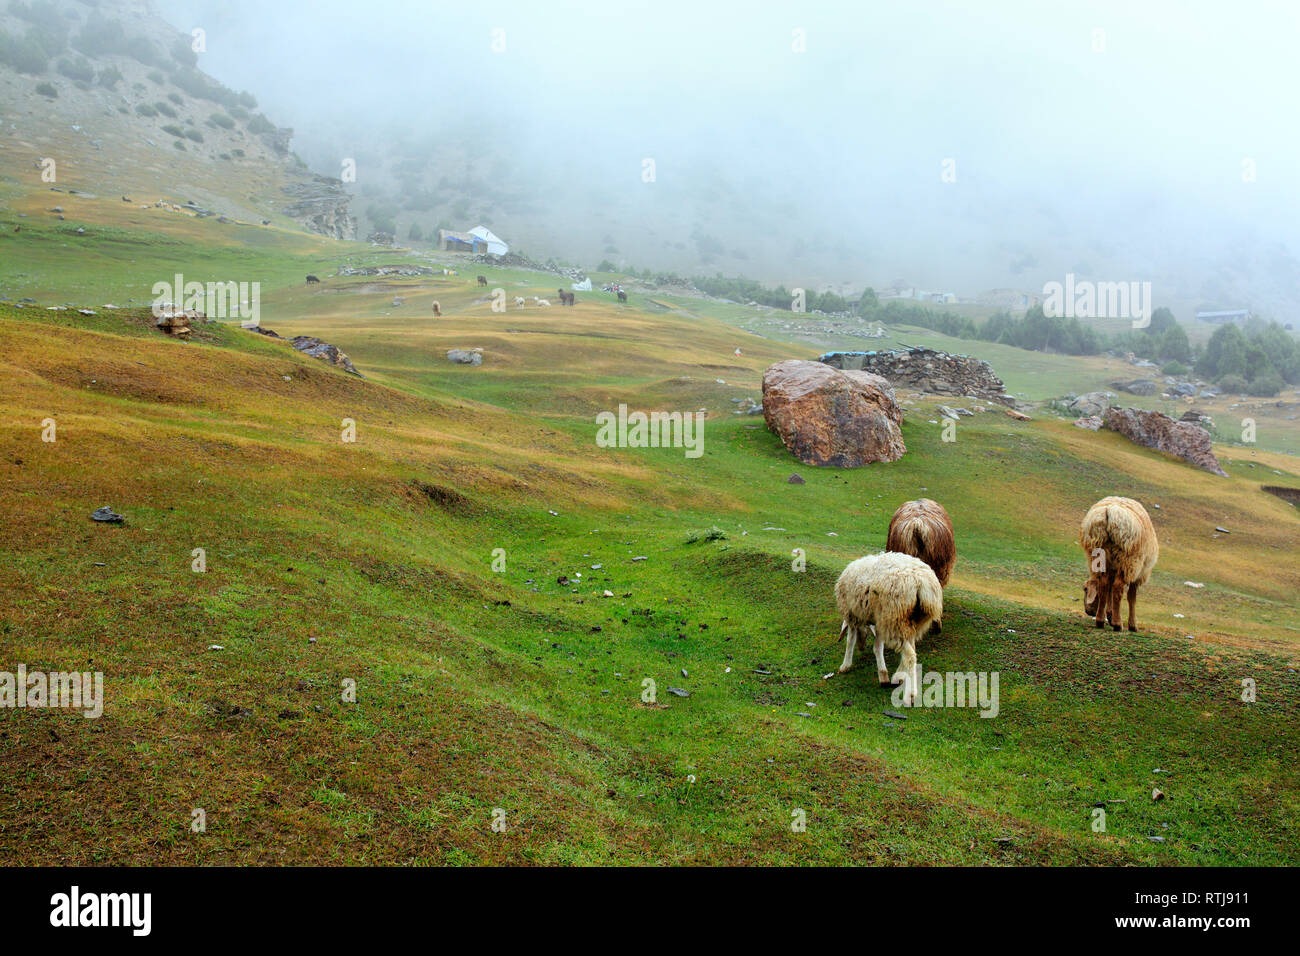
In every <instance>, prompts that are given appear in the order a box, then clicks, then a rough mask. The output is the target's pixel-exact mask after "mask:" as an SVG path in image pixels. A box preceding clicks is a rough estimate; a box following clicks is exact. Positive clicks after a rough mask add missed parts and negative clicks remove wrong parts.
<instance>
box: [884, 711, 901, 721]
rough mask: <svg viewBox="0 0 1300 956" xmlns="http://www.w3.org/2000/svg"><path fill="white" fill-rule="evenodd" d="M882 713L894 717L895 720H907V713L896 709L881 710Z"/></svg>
mask: <svg viewBox="0 0 1300 956" xmlns="http://www.w3.org/2000/svg"><path fill="white" fill-rule="evenodd" d="M881 713H882V714H884V715H885V716H886V717H893V718H894V719H895V720H907V715H906V714H900V713H899V712H898V711H896V710H884V711H881Z"/></svg>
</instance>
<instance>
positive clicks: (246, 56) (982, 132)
mask: <svg viewBox="0 0 1300 956" xmlns="http://www.w3.org/2000/svg"><path fill="white" fill-rule="evenodd" d="M157 6H158V8H159V10H160V11H161V12H162V13H163V14H164V16H166V17H167V19H168V20H169V21H170V22H171V23H173V24H174V25H175V26H177V27H178V28H180V29H182V30H186V31H188V30H190V29H191V28H193V27H202V28H203V29H205V30H206V32H207V45H208V49H207V52H206V53H205V54H203V55H202V56H201V58H200V65H201V66H202V67H203V68H204V69H205V70H206V71H207V72H209V73H211V74H213V75H214V76H216V77H217V78H218V79H220V80H222V81H223V82H225V83H227V84H228V85H230V86H233V87H235V88H239V89H249V90H251V91H253V92H254V93H255V94H256V95H257V96H258V98H259V100H260V102H261V104H262V107H263V109H264V110H265V111H266V112H267V114H268V115H269V116H270V117H271V118H272V119H273V120H275V121H276V122H278V123H281V124H283V125H291V126H294V127H295V128H296V130H297V135H296V138H295V144H296V148H298V149H299V151H300V152H302V154H303V155H304V156H306V157H307V158H309V159H310V160H311V161H312V162H313V165H314V166H317V167H319V166H321V165H322V159H323V157H326V156H328V155H329V153H330V152H331V151H334V150H337V151H339V152H343V153H344V155H346V152H345V151H346V149H347V143H348V141H349V139H350V138H352V139H356V138H362V139H364V138H365V137H366V136H367V133H368V132H371V131H373V130H374V129H376V128H378V126H379V125H381V124H383V123H385V122H392V123H397V124H398V125H399V126H400V127H402V128H408V129H410V130H411V131H412V132H413V133H415V132H421V131H428V130H431V131H435V132H436V131H437V130H438V129H439V128H443V127H445V126H447V125H449V124H453V123H456V122H459V121H460V120H462V119H464V118H465V117H467V116H469V117H478V118H481V119H483V120H486V121H489V122H491V123H492V124H493V127H494V128H495V129H498V130H501V129H504V130H508V131H510V133H509V135H508V136H506V137H505V139H507V142H506V143H504V144H498V147H499V148H502V149H504V150H505V151H506V152H507V153H509V152H510V150H512V149H513V150H514V151H515V152H514V154H513V155H514V157H515V158H516V160H517V161H518V162H520V163H525V164H536V165H537V166H538V168H539V169H547V170H554V171H555V172H556V175H559V176H564V175H565V173H566V171H569V173H570V174H572V172H573V171H574V170H583V171H584V174H586V175H590V176H592V177H594V178H597V179H599V178H601V177H608V179H609V183H610V184H613V185H615V186H616V188H628V189H632V188H635V184H636V183H637V182H638V179H637V177H638V175H639V170H640V163H641V159H642V158H643V157H653V158H655V159H656V162H657V164H658V171H657V175H658V176H659V178H660V181H664V180H665V179H666V178H671V176H672V175H673V173H674V169H675V168H676V165H675V164H677V163H679V162H680V163H684V162H685V160H686V159H687V158H688V157H704V158H706V159H707V160H708V161H709V162H710V163H711V164H714V165H716V166H717V167H719V168H720V169H722V170H723V171H724V173H725V175H726V176H727V177H728V179H729V180H730V181H731V182H732V183H733V184H735V185H737V186H739V187H740V188H742V189H744V188H747V186H749V187H753V189H754V190H755V194H753V195H752V197H749V198H752V201H753V202H754V203H756V204H764V203H767V204H776V203H793V204H795V205H796V206H797V207H798V208H799V209H800V210H803V211H805V212H808V213H810V214H812V215H813V216H814V217H815V218H816V219H817V220H818V221H824V222H826V223H827V228H828V229H830V230H833V231H834V232H835V234H836V235H837V236H839V237H841V241H843V242H845V243H857V242H860V243H863V245H864V255H865V254H866V247H867V246H869V245H871V244H872V243H873V242H874V243H875V247H874V251H873V253H872V254H873V255H875V256H877V257H879V256H880V255H881V254H882V251H883V252H884V253H885V254H886V255H888V254H890V251H891V250H892V253H893V254H894V255H895V257H896V258H897V259H898V262H897V266H898V268H900V269H901V268H907V269H909V271H911V272H912V274H914V275H917V276H919V277H925V281H930V282H933V283H936V284H944V283H947V284H951V285H956V284H958V283H965V284H966V285H968V286H969V285H976V286H983V287H991V286H994V285H998V284H1000V280H999V277H998V276H995V275H989V276H987V277H985V276H984V275H981V274H980V271H981V270H984V271H987V270H988V266H986V265H983V264H977V260H978V259H979V257H978V256H976V255H974V254H973V251H974V250H975V249H977V248H978V249H986V248H988V247H999V246H1006V245H1011V246H1015V245H1017V244H1024V243H1028V244H1029V247H1030V248H1032V249H1037V250H1041V253H1042V254H1041V255H1038V256H1037V258H1038V260H1039V263H1040V266H1041V268H1042V269H1043V270H1045V271H1047V272H1049V273H1052V274H1055V273H1056V272H1058V271H1060V270H1062V269H1065V268H1069V267H1071V264H1072V262H1074V261H1075V259H1077V257H1078V249H1080V248H1083V249H1086V248H1094V249H1097V250H1102V249H1104V250H1105V251H1104V252H1100V251H1099V252H1098V254H1099V255H1103V256H1107V257H1108V256H1111V255H1118V256H1119V260H1120V261H1121V262H1122V263H1127V264H1128V266H1129V267H1130V268H1131V269H1133V270H1143V269H1144V270H1158V269H1160V268H1163V267H1162V266H1160V265H1158V264H1157V263H1159V262H1160V261H1162V259H1163V258H1165V257H1168V256H1169V255H1171V254H1177V255H1178V256H1180V257H1182V261H1184V262H1190V261H1192V260H1200V259H1203V260H1205V261H1207V262H1211V263H1213V262H1216V261H1218V260H1219V259H1220V258H1221V257H1222V256H1223V255H1224V254H1225V250H1227V251H1231V249H1232V248H1233V247H1234V244H1239V243H1241V242H1250V243H1256V244H1260V245H1261V246H1262V247H1264V248H1274V249H1280V248H1281V245H1280V244H1281V243H1287V244H1288V245H1287V248H1288V249H1289V251H1290V253H1292V254H1294V253H1296V252H1297V251H1300V250H1298V249H1296V248H1295V237H1296V230H1295V226H1294V224H1295V223H1296V221H1297V213H1300V208H1298V207H1300V201H1298V196H1300V191H1297V190H1296V188H1295V177H1296V175H1297V172H1300V123H1297V121H1296V112H1295V107H1294V100H1295V96H1296V93H1297V90H1298V89H1300V82H1297V81H1300V69H1298V68H1297V48H1296V47H1297V42H1298V41H1300V3H1294V2H1252V0H1241V2H1226V0H1224V2H1215V3H1210V2H1177V3H1175V2H1159V0H1141V2H1136V0H1120V2H1088V3H1077V2H1010V0H980V2H969V3H957V2H938V0H931V2H924V0H922V2H907V3H878V2H874V0H847V2H816V0H803V2H797V3H784V2H765V0H745V2H726V0H723V2H715V0H709V2H701V0H653V2H648V0H647V2H640V0H634V2H610V0H599V2H597V0H590V2H586V0H547V2H536V0H530V2H515V0H497V2H493V3H491V4H477V5H476V4H467V3H447V2H441V0H432V2H430V0H420V2H414V0H410V2H404V0H370V2H367V3H357V2H355V0H347V2H342V0H313V2H293V0H275V2H273V3H268V2H266V0H256V2H254V0H157ZM495 30H502V31H504V44H505V49H504V52H497V51H496V50H494V48H493V43H494V39H495V40H497V41H498V45H499V42H500V38H501V35H500V34H495V35H494V31H495ZM796 30H800V31H803V33H802V35H803V37H805V38H806V39H805V43H806V50H805V51H804V52H796V50H795V49H794V45H795V42H796V39H797V38H796V34H795V31H796ZM1097 31H1101V32H1097ZM1097 44H1099V45H1100V47H1101V49H1100V50H1094V45H1097ZM498 135H501V134H500V133H498ZM949 158H951V159H952V160H954V161H955V172H956V182H953V183H945V182H943V181H942V178H941V173H942V163H943V161H944V160H945V159H949ZM1247 160H1250V161H1253V164H1254V169H1255V174H1256V181H1255V182H1244V181H1243V162H1244V161H1247ZM683 168H684V166H683ZM322 171H325V172H333V171H334V170H332V169H329V168H325V169H323V170H322ZM335 174H336V173H335ZM624 175H626V179H625V180H624V179H623V176H624ZM624 183H625V184H626V186H625V187H624V185H623V184H624ZM743 238H744V237H734V238H732V237H729V241H730V242H733V243H734V242H736V241H743ZM886 238H888V239H889V242H883V240H884V239H886ZM1061 242H1066V243H1067V244H1069V245H1070V246H1071V247H1072V249H1071V251H1068V252H1061V251H1060V249H1059V248H1058V247H1059V245H1060V243H1061ZM968 252H970V253H971V254H969V255H968V254H967V253H968ZM1072 257H1073V258H1072ZM894 265H895V263H892V262H891V263H888V264H887V265H886V264H884V263H882V265H881V268H886V267H893V266H894ZM1134 277H1135V278H1136V277H1138V276H1137V275H1136V274H1135V275H1134ZM986 278H987V281H985V279H986ZM1001 278H1002V279H1005V278H1006V276H1005V275H1004V276H1002V277H1001ZM1116 278H1120V277H1118V276H1117V277H1116ZM1037 281H1039V282H1041V281H1042V280H1041V279H1037ZM1030 284H1032V283H1030Z"/></svg>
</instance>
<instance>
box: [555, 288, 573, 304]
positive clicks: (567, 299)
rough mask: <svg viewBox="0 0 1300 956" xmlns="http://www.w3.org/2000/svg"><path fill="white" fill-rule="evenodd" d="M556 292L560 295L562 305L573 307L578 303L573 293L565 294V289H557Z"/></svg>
mask: <svg viewBox="0 0 1300 956" xmlns="http://www.w3.org/2000/svg"><path fill="white" fill-rule="evenodd" d="M555 291H556V292H558V293H559V294H560V305H573V303H574V302H576V301H578V300H577V297H576V296H574V294H573V293H572V292H565V291H564V290H563V289H556V290H555Z"/></svg>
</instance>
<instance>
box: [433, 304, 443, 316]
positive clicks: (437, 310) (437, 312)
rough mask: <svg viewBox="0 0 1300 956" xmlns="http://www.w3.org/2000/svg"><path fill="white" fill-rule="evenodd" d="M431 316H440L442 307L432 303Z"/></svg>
mask: <svg viewBox="0 0 1300 956" xmlns="http://www.w3.org/2000/svg"><path fill="white" fill-rule="evenodd" d="M433 314H434V315H436V316H441V315H442V306H440V305H438V303H437V302H435V303H433Z"/></svg>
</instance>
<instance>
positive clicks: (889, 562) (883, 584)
mask: <svg viewBox="0 0 1300 956" xmlns="http://www.w3.org/2000/svg"><path fill="white" fill-rule="evenodd" d="M835 604H836V606H837V607H838V608H839V612H840V617H841V618H842V619H843V622H844V623H843V624H841V626H840V636H841V637H844V638H845V641H846V645H847V646H846V647H845V650H844V663H843V664H841V665H840V671H839V672H840V673H841V674H843V673H845V672H847V671H848V669H849V668H851V667H852V666H853V651H854V648H856V647H857V644H858V638H859V637H862V638H864V639H865V638H866V635H867V631H868V630H870V631H871V633H872V634H873V635H875V638H876V640H875V645H874V647H873V650H874V651H875V654H876V669H877V671H878V672H879V676H880V683H881V686H893V685H895V684H898V683H900V682H901V683H904V684H905V686H906V689H905V691H904V694H903V703H904V704H905V705H907V706H911V704H912V702H913V701H914V700H915V699H916V691H917V688H918V687H919V686H920V677H921V675H920V674H919V673H918V667H917V663H916V645H917V644H918V643H920V641H921V638H922V637H924V636H925V634H926V632H927V631H928V630H929V629H930V625H931V624H933V623H937V622H938V620H939V618H940V617H942V616H943V587H942V586H941V585H940V584H939V579H938V578H937V577H935V575H934V572H933V571H931V570H930V566H929V565H928V564H926V563H925V562H924V561H922V560H921V559H920V558H914V557H912V555H910V554H898V553H896V552H893V551H888V552H882V553H881V554H872V555H868V556H867V557H865V558H858V560H856V561H854V562H852V563H851V564H850V565H849V566H848V567H847V568H845V569H844V572H843V573H842V574H841V575H840V579H839V580H838V581H836V582H835ZM886 647H888V648H890V649H891V650H896V651H899V652H900V653H901V655H902V657H901V660H900V662H899V668H898V671H897V672H896V673H895V674H894V676H893V678H892V679H891V678H890V676H889V669H888V668H887V667H886V666H885V648H886Z"/></svg>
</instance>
